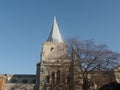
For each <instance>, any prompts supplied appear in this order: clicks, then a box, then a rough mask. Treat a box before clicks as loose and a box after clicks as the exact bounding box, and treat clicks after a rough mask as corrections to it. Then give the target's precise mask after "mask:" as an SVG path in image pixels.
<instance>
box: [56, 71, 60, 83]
mask: <svg viewBox="0 0 120 90" xmlns="http://www.w3.org/2000/svg"><path fill="white" fill-rule="evenodd" d="M58 80H60V70H57V81H58Z"/></svg>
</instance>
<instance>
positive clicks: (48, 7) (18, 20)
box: [0, 0, 120, 74]
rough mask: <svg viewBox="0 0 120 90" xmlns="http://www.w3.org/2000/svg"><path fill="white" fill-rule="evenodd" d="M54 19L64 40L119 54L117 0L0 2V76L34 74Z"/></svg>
mask: <svg viewBox="0 0 120 90" xmlns="http://www.w3.org/2000/svg"><path fill="white" fill-rule="evenodd" d="M54 16H56V18H57V22H58V25H59V28H60V32H61V33H62V36H63V38H64V40H66V39H69V38H72V37H78V38H80V39H82V40H86V39H94V40H95V41H96V42H97V43H98V44H101V43H105V44H107V45H108V47H109V48H110V49H112V50H113V51H117V52H120V40H119V39H120V0H0V73H1V74H4V73H6V74H14V73H15V74H35V73H36V63H37V62H39V61H40V52H41V48H42V43H43V42H44V41H46V40H47V38H48V35H49V32H50V29H51V26H52V23H53V17H54Z"/></svg>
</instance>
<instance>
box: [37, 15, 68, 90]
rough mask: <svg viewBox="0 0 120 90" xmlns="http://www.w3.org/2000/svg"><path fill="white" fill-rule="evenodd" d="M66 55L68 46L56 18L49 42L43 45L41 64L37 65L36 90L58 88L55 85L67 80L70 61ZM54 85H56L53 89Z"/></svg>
mask: <svg viewBox="0 0 120 90" xmlns="http://www.w3.org/2000/svg"><path fill="white" fill-rule="evenodd" d="M66 54H67V51H66V44H65V42H64V41H63V39H62V37H61V34H60V31H59V28H58V25H57V22H56V18H55V17H54V22H53V25H52V29H51V32H50V34H49V37H48V40H47V41H46V42H44V43H43V47H42V51H41V60H40V63H38V64H37V74H36V77H38V78H39V79H38V80H37V81H36V90H50V88H52V87H56V88H58V86H57V85H58V84H57V85H56V84H55V83H56V82H57V83H59V85H60V83H61V81H60V80H61V78H62V79H65V78H67V73H68V71H69V65H70V60H68V59H67V55H66ZM65 82H67V81H65ZM53 83H54V85H53V86H52V87H51V85H52V84H53ZM63 86H64V85H63ZM45 88H46V89H45ZM51 90H52V89H51ZM56 90H59V89H56Z"/></svg>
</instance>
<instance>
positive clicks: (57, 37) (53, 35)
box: [47, 17, 63, 42]
mask: <svg viewBox="0 0 120 90" xmlns="http://www.w3.org/2000/svg"><path fill="white" fill-rule="evenodd" d="M47 41H48V42H63V40H62V37H61V34H60V31H59V28H58V25H57V21H56V17H54V21H53V25H52V29H51V32H50V34H49V37H48V40H47Z"/></svg>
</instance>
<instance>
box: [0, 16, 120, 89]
mask: <svg viewBox="0 0 120 90" xmlns="http://www.w3.org/2000/svg"><path fill="white" fill-rule="evenodd" d="M72 55H73V56H72V57H73V59H74V60H70V59H69V58H68V57H67V46H66V43H65V42H64V40H63V39H62V36H61V34H60V30H59V27H58V24H57V21H56V18H55V17H54V21H53V25H52V28H51V31H50V34H49V36H48V39H47V40H46V42H44V43H43V45H42V50H41V54H40V62H39V63H37V65H36V75H26V74H24V75H21V74H17V75H16V74H4V75H1V77H0V90H82V86H81V83H82V82H83V81H82V79H81V78H80V70H79V68H78V67H77V63H76V62H75V59H76V56H75V54H74V52H73V53H72ZM76 70H77V71H76ZM76 72H77V73H76ZM90 73H91V72H90ZM94 73H95V75H96V76H95V77H94V79H95V82H94V83H93V85H92V86H93V87H91V90H98V88H97V87H101V86H102V85H104V84H106V83H109V82H111V81H117V82H120V77H119V75H120V67H116V68H115V69H113V70H112V71H111V72H94ZM106 73H107V74H106ZM108 73H109V74H110V75H112V74H113V77H112V79H111V78H110V77H108ZM101 77H102V79H100V78H101ZM97 85H98V86H97ZM1 88H2V89H1Z"/></svg>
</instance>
